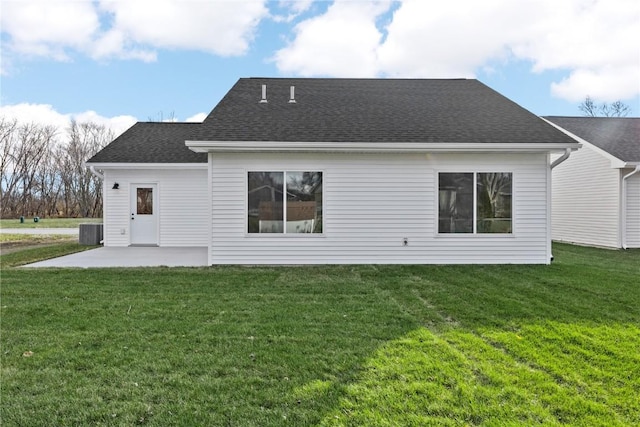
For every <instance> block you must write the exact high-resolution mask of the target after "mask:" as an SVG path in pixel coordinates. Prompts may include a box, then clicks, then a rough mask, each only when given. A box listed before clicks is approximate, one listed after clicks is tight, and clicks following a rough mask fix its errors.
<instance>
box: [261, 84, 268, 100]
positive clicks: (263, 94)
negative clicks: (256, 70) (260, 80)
mask: <svg viewBox="0 0 640 427" xmlns="http://www.w3.org/2000/svg"><path fill="white" fill-rule="evenodd" d="M260 103H261V104H266V103H267V85H262V99H260Z"/></svg>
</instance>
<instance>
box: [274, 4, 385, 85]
mask: <svg viewBox="0 0 640 427" xmlns="http://www.w3.org/2000/svg"><path fill="white" fill-rule="evenodd" d="M390 5H391V2H390V1H384V2H353V1H345V0H339V1H336V2H334V3H333V4H332V5H331V6H330V7H329V8H328V10H327V12H326V13H325V14H324V15H320V16H316V17H313V18H310V19H307V20H305V21H302V22H301V23H299V24H297V25H296V27H295V28H294V30H293V31H294V33H295V40H293V42H291V43H290V44H289V45H288V46H287V47H285V48H284V49H281V50H279V51H278V52H276V54H275V56H274V60H275V62H276V64H277V66H278V68H279V69H280V71H282V72H286V73H296V74H300V75H302V76H312V75H331V76H338V77H342V76H358V77H373V76H375V74H376V72H377V71H378V70H377V69H376V49H377V47H378V46H379V43H380V42H381V40H382V38H383V34H382V33H381V32H380V31H379V30H378V28H377V27H376V19H377V18H378V17H379V16H380V15H382V14H383V13H385V12H387V11H388V10H389V7H390Z"/></svg>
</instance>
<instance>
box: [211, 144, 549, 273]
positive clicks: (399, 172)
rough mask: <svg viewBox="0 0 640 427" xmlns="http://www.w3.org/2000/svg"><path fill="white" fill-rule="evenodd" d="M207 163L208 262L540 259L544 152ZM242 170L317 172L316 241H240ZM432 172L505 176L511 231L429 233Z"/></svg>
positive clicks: (246, 158) (544, 236)
mask: <svg viewBox="0 0 640 427" xmlns="http://www.w3.org/2000/svg"><path fill="white" fill-rule="evenodd" d="M209 159H210V168H211V170H210V176H209V179H210V182H209V185H210V188H211V230H210V232H211V236H210V237H211V247H210V254H209V262H210V264H346V263H355V264H358V263H363V264H369V263H416V264H422V263H427V264H428V263H432V264H445V263H523V264H524V263H548V262H549V257H550V253H549V247H548V239H549V237H550V236H549V234H548V233H547V224H548V219H549V218H548V214H547V212H548V210H547V207H546V206H547V201H548V199H549V197H550V196H549V194H548V188H549V183H548V157H547V155H546V154H544V153H541V154H462V153H460V154H383V155H380V154H354V153H351V154H346V155H345V154H327V153H324V154H319V153H312V154H302V153H288V154H284V153H278V154H264V153H262V154H256V153H242V154H239V153H213V154H209ZM248 171H322V172H323V187H324V195H323V206H324V211H323V215H324V227H323V229H324V234H322V235H273V234H272V235H265V234H261V235H254V234H248V233H247V172H248ZM438 172H512V173H513V212H514V214H513V217H514V218H513V220H514V221H513V227H514V233H513V234H507V235H461V234H458V235H438V233H437V215H438V208H437V204H438V201H437V197H438V196H437V195H438V190H437V174H438ZM404 238H408V240H409V244H408V246H406V247H405V246H403V244H402V241H403V239H404Z"/></svg>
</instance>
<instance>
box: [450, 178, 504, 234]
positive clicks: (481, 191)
mask: <svg viewBox="0 0 640 427" xmlns="http://www.w3.org/2000/svg"><path fill="white" fill-rule="evenodd" d="M512 181H513V174H512V173H510V172H493V173H440V174H439V176H438V233H502V234H508V233H512V232H513V231H512V212H511V193H512ZM474 190H475V191H474ZM474 213H475V218H474Z"/></svg>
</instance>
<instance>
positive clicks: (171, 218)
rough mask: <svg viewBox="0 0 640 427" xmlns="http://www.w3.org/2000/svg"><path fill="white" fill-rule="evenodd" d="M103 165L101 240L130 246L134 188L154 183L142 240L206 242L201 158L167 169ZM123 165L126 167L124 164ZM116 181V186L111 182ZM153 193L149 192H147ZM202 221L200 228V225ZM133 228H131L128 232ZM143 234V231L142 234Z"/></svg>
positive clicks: (177, 243) (205, 194) (183, 243)
mask: <svg viewBox="0 0 640 427" xmlns="http://www.w3.org/2000/svg"><path fill="white" fill-rule="evenodd" d="M145 166H146V165H138V166H137V167H138V168H137V169H135V170H132V169H116V168H113V165H112V168H109V169H105V170H104V182H105V185H104V188H103V196H104V206H105V208H104V215H103V216H104V219H103V225H104V244H105V246H130V245H133V244H136V242H135V241H132V234H133V237H134V238H135V227H136V226H137V225H138V223H139V222H140V217H139V216H137V215H136V213H135V211H136V206H135V205H134V203H133V202H132V200H131V199H132V196H133V193H134V192H135V190H136V188H138V187H140V188H153V190H154V191H155V197H156V198H157V200H156V201H155V212H151V213H150V215H151V216H155V217H156V221H155V223H154V224H152V227H151V230H150V231H151V234H149V236H148V238H149V240H146V241H144V242H143V243H141V244H150V245H157V246H207V245H208V239H207V232H206V225H207V224H208V223H209V210H208V206H207V200H208V188H207V167H206V164H203V165H200V164H197V165H183V166H182V167H177V166H176V167H175V168H172V169H167V168H166V167H165V168H164V169H158V166H155V168H154V169H148V168H147V167H145ZM127 167H131V166H130V165H127ZM115 183H118V188H117V189H114V188H113V185H114V184H115ZM152 197H154V194H152ZM203 227H204V228H205V230H204V231H203ZM132 232H133V233H132ZM145 238H147V236H145Z"/></svg>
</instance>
